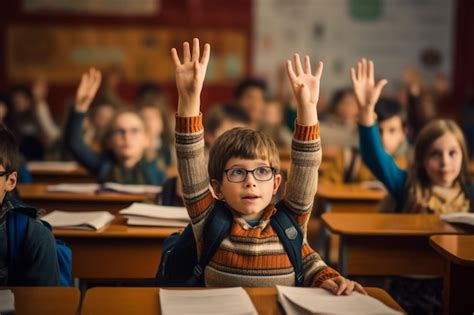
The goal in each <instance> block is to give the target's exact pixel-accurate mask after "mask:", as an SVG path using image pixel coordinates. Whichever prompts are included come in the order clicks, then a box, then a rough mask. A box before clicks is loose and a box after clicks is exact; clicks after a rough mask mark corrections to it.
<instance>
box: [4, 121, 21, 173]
mask: <svg viewBox="0 0 474 315" xmlns="http://www.w3.org/2000/svg"><path fill="white" fill-rule="evenodd" d="M0 164H1V165H2V166H3V167H4V168H5V171H7V172H15V171H18V169H19V167H20V165H19V164H20V152H19V151H18V142H17V141H16V139H15V137H14V136H13V133H11V132H10V130H8V128H7V127H6V126H5V125H4V124H2V123H0Z"/></svg>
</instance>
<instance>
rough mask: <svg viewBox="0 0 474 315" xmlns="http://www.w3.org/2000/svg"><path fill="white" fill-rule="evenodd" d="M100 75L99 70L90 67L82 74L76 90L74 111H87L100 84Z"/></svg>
mask: <svg viewBox="0 0 474 315" xmlns="http://www.w3.org/2000/svg"><path fill="white" fill-rule="evenodd" d="M101 80H102V76H101V74H100V71H99V70H96V69H95V68H90V69H89V72H86V73H84V74H83V75H82V79H81V83H79V87H78V88H77V92H76V111H78V112H83V113H85V112H87V110H88V109H89V106H90V105H91V103H92V100H93V99H94V97H95V94H96V93H97V90H98V89H99V86H100V81H101Z"/></svg>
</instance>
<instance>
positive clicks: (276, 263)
mask: <svg viewBox="0 0 474 315" xmlns="http://www.w3.org/2000/svg"><path fill="white" fill-rule="evenodd" d="M176 152H177V156H178V168H179V174H180V176H181V179H182V182H183V194H184V199H185V204H186V209H187V210H188V213H189V216H190V218H191V223H192V227H193V232H194V236H195V239H196V242H197V248H198V256H200V252H199V251H200V250H201V249H202V239H203V227H204V223H205V220H206V217H207V215H208V214H209V213H210V211H212V209H213V207H214V202H215V200H214V198H213V197H212V194H211V192H210V190H209V175H208V173H207V167H206V159H205V157H204V129H203V126H202V114H201V115H199V116H196V117H179V116H177V117H176ZM291 157H292V164H291V169H290V173H289V176H288V181H287V186H286V192H285V197H284V202H285V204H286V205H287V207H288V208H289V209H290V211H291V212H292V213H293V214H294V216H295V218H296V221H297V222H298V223H299V224H300V226H301V229H302V231H303V235H304V241H303V248H302V253H301V255H302V262H303V272H304V279H305V280H304V285H305V286H315V287H317V286H320V285H321V283H322V282H323V281H325V280H327V279H330V278H334V277H337V276H339V274H338V273H337V272H336V271H334V270H333V269H331V268H329V267H328V266H326V264H325V263H324V262H323V260H322V259H321V258H320V256H319V255H318V254H317V253H316V252H315V251H314V250H313V249H311V248H310V247H309V245H308V243H307V239H306V234H307V233H306V226H307V223H308V220H309V217H310V216H311V209H312V206H313V201H314V195H315V193H316V189H317V182H318V168H319V165H320V164H321V149H320V139H319V125H314V126H302V125H299V124H296V130H295V135H294V138H293V142H292V153H291ZM275 211H276V208H275V205H274V204H269V205H268V206H267V207H266V208H265V209H263V215H262V217H261V219H260V222H259V224H258V225H256V226H255V227H252V226H250V225H249V224H248V223H247V222H246V221H245V220H244V219H243V218H241V217H239V216H238V214H234V221H233V224H232V227H231V232H230V235H229V236H228V237H226V238H225V239H224V240H223V241H222V243H221V245H220V247H219V248H218V249H217V251H216V253H215V254H214V256H213V257H212V259H211V261H210V263H209V264H208V265H207V267H206V269H205V272H204V279H205V283H206V286H208V287H227V286H243V287H273V286H275V285H277V284H278V285H290V286H292V285H294V284H295V273H294V269H293V266H292V265H291V262H290V259H289V258H288V255H287V254H286V251H285V249H284V247H283V244H282V243H281V242H280V241H279V239H278V236H277V234H276V232H275V231H274V230H273V229H272V227H271V225H270V217H271V216H272V215H273V214H274V213H275ZM234 213H235V212H234Z"/></svg>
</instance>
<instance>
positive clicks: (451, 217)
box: [440, 212, 474, 225]
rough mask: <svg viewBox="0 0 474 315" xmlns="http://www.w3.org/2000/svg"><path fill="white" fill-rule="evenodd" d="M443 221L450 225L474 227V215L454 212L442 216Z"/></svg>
mask: <svg viewBox="0 0 474 315" xmlns="http://www.w3.org/2000/svg"><path fill="white" fill-rule="evenodd" d="M440 217H441V220H443V221H446V222H449V223H463V224H470V225H474V213H466V212H453V213H445V214H442V215H441V216H440Z"/></svg>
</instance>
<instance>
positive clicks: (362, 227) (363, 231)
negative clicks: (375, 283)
mask: <svg viewBox="0 0 474 315" xmlns="http://www.w3.org/2000/svg"><path fill="white" fill-rule="evenodd" d="M322 220H323V222H324V224H325V225H326V226H327V227H328V228H329V230H330V231H331V232H332V233H335V234H338V235H340V237H341V241H340V247H339V271H340V272H341V273H342V274H344V275H348V274H350V275H366V276H369V275H371V276H380V275H414V274H418V275H442V274H443V265H444V264H443V259H442V258H441V257H440V256H439V255H437V254H436V253H435V251H434V250H433V249H432V248H431V247H430V246H429V241H428V239H429V237H430V236H431V235H434V234H460V233H464V232H466V231H465V230H463V229H461V228H459V227H455V226H453V225H450V224H448V223H445V222H443V221H441V219H440V218H439V216H437V215H423V214H383V213H325V214H323V216H322Z"/></svg>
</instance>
